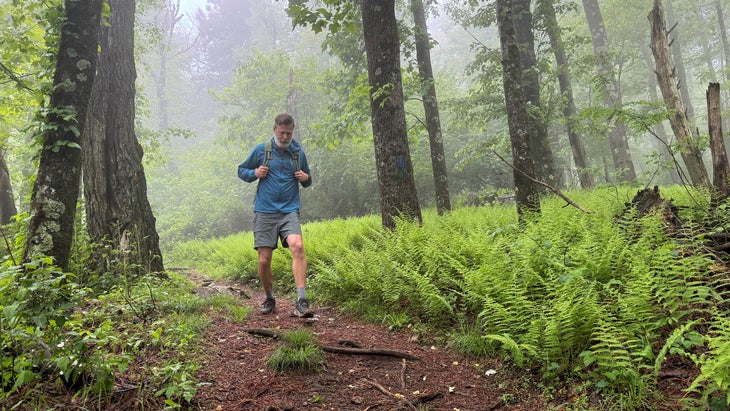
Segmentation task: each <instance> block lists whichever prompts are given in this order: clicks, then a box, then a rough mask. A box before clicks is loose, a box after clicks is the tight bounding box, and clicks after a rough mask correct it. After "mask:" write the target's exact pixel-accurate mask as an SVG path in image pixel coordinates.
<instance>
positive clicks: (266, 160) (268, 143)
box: [263, 140, 271, 167]
mask: <svg viewBox="0 0 730 411" xmlns="http://www.w3.org/2000/svg"><path fill="white" fill-rule="evenodd" d="M264 150H265V153H264V164H263V166H264V167H268V166H269V163H271V140H267V141H266V143H265V144H264Z"/></svg>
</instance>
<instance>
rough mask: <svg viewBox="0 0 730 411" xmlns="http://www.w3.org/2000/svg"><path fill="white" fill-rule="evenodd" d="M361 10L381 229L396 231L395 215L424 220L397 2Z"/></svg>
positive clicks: (368, 4)
mask: <svg viewBox="0 0 730 411" xmlns="http://www.w3.org/2000/svg"><path fill="white" fill-rule="evenodd" d="M360 7H361V11H362V23H363V32H364V33H363V34H364V37H365V53H366V55H367V62H368V82H369V84H370V109H371V119H372V124H373V138H374V144H375V162H376V170H377V173H378V185H379V188H380V205H381V215H382V221H383V226H384V227H385V228H388V229H394V228H395V221H396V220H395V219H396V217H404V218H407V219H411V220H416V221H418V222H419V223H421V222H422V220H423V219H422V216H421V208H420V206H419V204H418V197H417V195H416V184H415V179H414V176H413V164H412V163H411V154H410V151H409V147H408V134H407V130H406V116H405V108H404V106H403V83H402V79H401V72H400V40H399V38H398V26H397V21H396V18H395V4H394V0H372V1H364V2H362V3H361V6H360Z"/></svg>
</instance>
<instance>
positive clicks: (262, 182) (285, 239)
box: [238, 113, 313, 318]
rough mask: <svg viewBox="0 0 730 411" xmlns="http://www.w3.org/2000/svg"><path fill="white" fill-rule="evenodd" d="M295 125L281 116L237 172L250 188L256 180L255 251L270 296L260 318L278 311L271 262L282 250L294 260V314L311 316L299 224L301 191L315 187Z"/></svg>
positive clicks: (266, 291)
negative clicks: (275, 254)
mask: <svg viewBox="0 0 730 411" xmlns="http://www.w3.org/2000/svg"><path fill="white" fill-rule="evenodd" d="M293 131H294V119H293V118H292V116H290V115H289V114H286V113H284V114H279V115H278V116H276V118H275V119H274V136H273V137H271V139H270V140H269V141H268V142H266V143H261V144H258V145H257V146H256V147H254V149H253V151H251V153H250V154H249V155H248V158H246V160H245V161H244V162H243V163H241V165H239V166H238V177H239V178H240V179H242V180H243V181H245V182H247V183H251V182H253V181H256V180H258V187H257V188H256V198H255V199H254V220H253V225H254V249H256V250H257V251H258V259H259V261H258V275H259V279H260V280H261V285H262V286H263V288H264V292H265V293H266V299H265V300H264V303H263V304H262V306H261V310H260V313H261V314H271V313H273V312H274V311H276V300H275V299H274V291H273V287H274V274H273V272H272V271H271V256H272V254H273V251H274V249H276V248H277V244H278V242H279V238H281V245H282V246H283V247H286V248H289V250H291V254H292V272H293V273H294V283H295V284H296V287H297V302H296V304H295V305H294V314H295V315H297V316H299V317H303V318H309V317H312V316H313V312H312V310H311V309H310V308H309V303H308V302H307V299H306V298H305V297H306V282H307V259H306V256H305V255H304V245H303V243H302V228H301V225H300V223H299V185H300V184H301V185H302V187H309V186H310V185H312V176H311V174H310V171H309V164H307V157H306V156H305V155H304V152H303V151H302V150H301V145H300V144H299V142H298V141H296V140H293V139H292V132H293Z"/></svg>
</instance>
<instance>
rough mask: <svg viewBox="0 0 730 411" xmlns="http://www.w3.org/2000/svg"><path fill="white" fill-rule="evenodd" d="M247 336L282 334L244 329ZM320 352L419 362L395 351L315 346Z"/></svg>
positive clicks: (280, 334)
mask: <svg viewBox="0 0 730 411" xmlns="http://www.w3.org/2000/svg"><path fill="white" fill-rule="evenodd" d="M243 331H244V332H247V333H249V334H255V335H261V336H264V337H271V338H276V339H281V337H282V333H280V332H277V331H272V330H267V329H264V328H246V329H244V330H243ZM317 346H318V347H319V348H320V349H321V350H322V351H324V352H328V353H332V354H357V355H384V356H389V357H397V358H405V359H407V360H412V361H420V358H418V357H416V356H413V355H411V354H408V353H407V352H403V351H396V350H385V349H375V348H370V349H368V348H347V347H333V346H329V345H317Z"/></svg>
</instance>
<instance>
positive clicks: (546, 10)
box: [537, 0, 595, 188]
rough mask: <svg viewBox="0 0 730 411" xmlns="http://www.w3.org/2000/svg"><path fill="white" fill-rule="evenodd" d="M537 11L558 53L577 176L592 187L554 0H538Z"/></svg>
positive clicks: (563, 102)
mask: <svg viewBox="0 0 730 411" xmlns="http://www.w3.org/2000/svg"><path fill="white" fill-rule="evenodd" d="M537 11H538V12H539V13H540V14H541V16H542V19H543V24H544V25H545V31H546V32H547V34H548V38H549V39H550V46H551V47H552V51H553V54H554V55H555V64H556V65H557V69H558V84H559V86H560V95H561V96H562V98H563V101H562V102H561V107H562V110H563V117H564V119H565V126H566V129H567V131H568V141H569V142H570V149H571V151H572V153H573V162H574V163H575V167H576V168H577V169H578V180H579V181H580V186H581V187H583V188H593V187H594V184H595V183H594V181H593V176H592V175H591V173H590V170H589V168H588V162H587V160H586V152H585V148H584V146H583V142H582V141H581V137H580V134H579V133H578V125H577V124H576V118H577V110H576V108H575V98H574V97H573V82H572V80H571V76H570V67H569V65H568V57H567V55H566V53H565V46H564V45H563V37H562V35H561V33H560V26H559V25H558V19H557V17H556V15H555V5H554V2H553V0H538V4H537Z"/></svg>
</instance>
